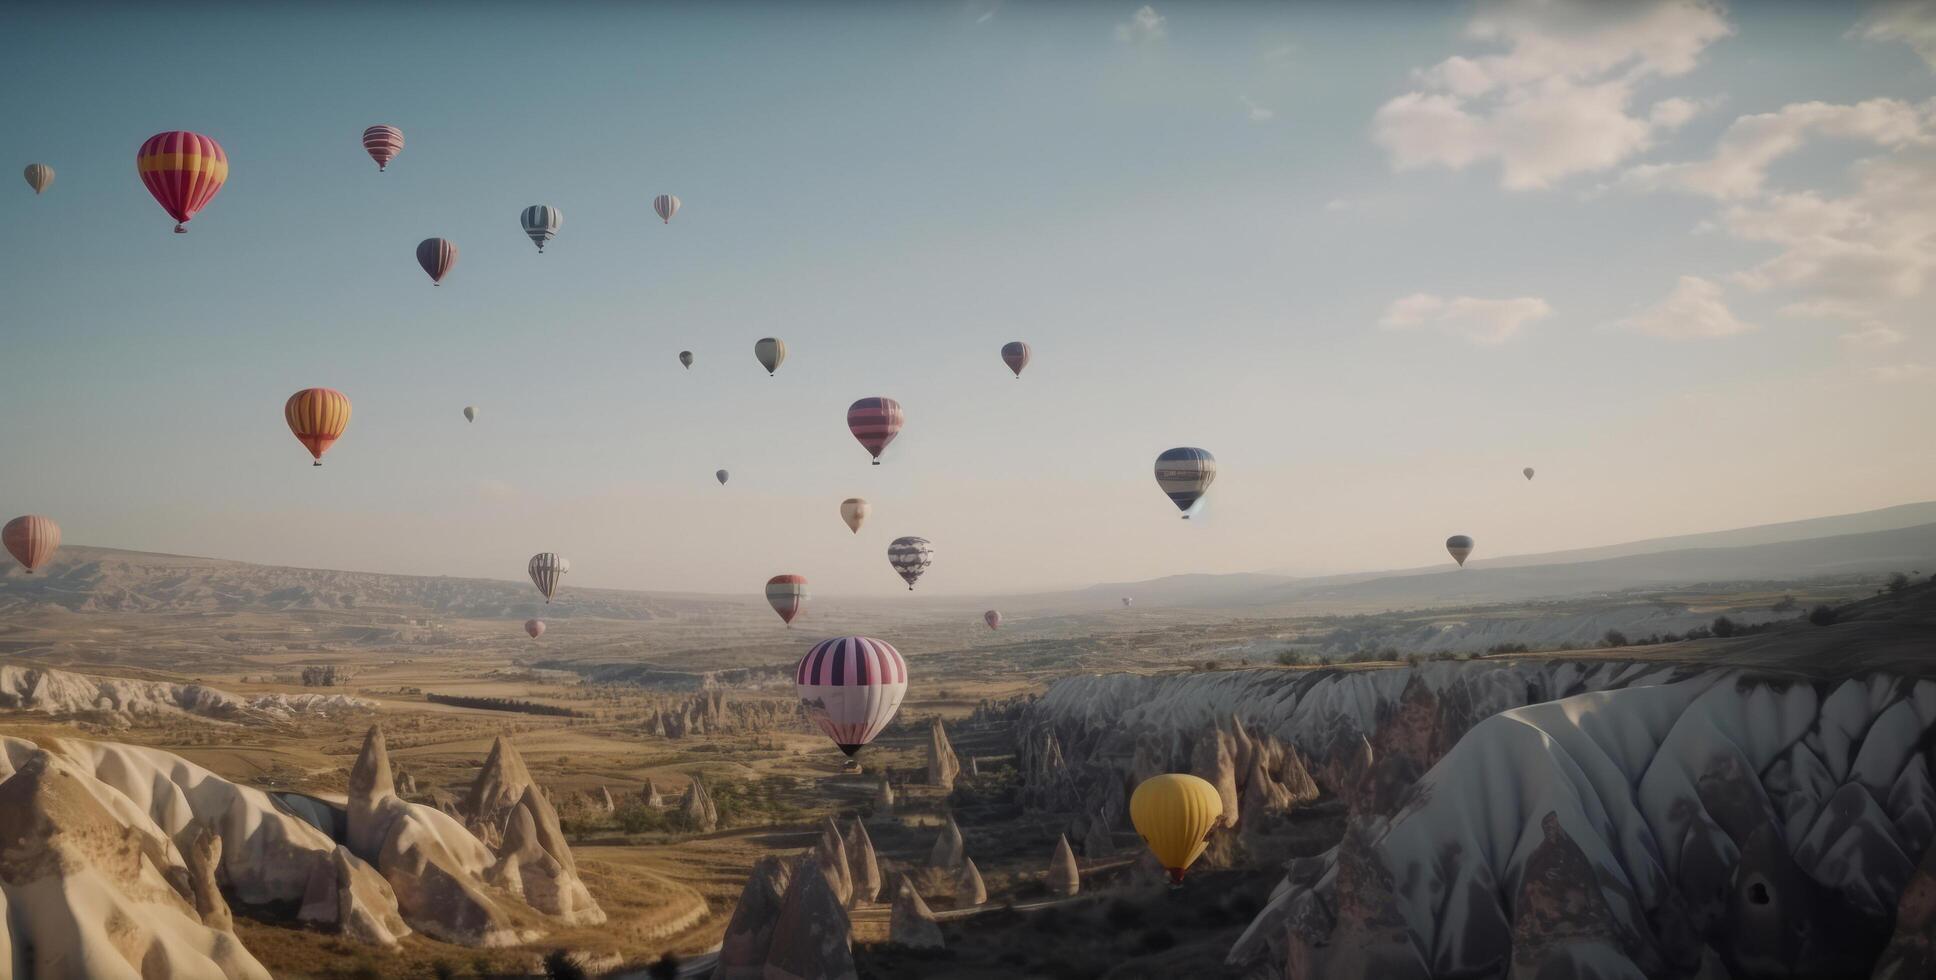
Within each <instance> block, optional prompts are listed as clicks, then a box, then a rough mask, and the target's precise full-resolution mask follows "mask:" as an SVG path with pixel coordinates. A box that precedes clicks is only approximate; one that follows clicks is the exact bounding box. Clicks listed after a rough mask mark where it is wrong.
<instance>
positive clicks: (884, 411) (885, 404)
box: [847, 396, 906, 466]
mask: <svg viewBox="0 0 1936 980" xmlns="http://www.w3.org/2000/svg"><path fill="white" fill-rule="evenodd" d="M905 419H906V416H905V415H903V414H902V412H901V403H900V402H897V401H895V400H894V399H892V398H881V397H879V396H876V397H873V398H863V399H861V400H860V401H857V402H855V403H853V404H852V405H849V406H847V431H849V432H851V433H853V434H854V438H855V439H858V440H860V444H861V447H862V448H864V449H866V450H867V453H868V455H870V456H873V457H874V465H875V466H879V465H881V453H882V452H883V451H885V450H886V449H887V444H888V443H890V442H893V441H894V437H895V436H897V435H900V434H901V423H902V422H903V421H905Z"/></svg>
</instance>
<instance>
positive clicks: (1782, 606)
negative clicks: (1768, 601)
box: [1768, 595, 1802, 613]
mask: <svg viewBox="0 0 1936 980" xmlns="http://www.w3.org/2000/svg"><path fill="white" fill-rule="evenodd" d="M1801 607H1802V604H1801V603H1799V602H1796V601H1795V597H1794V596H1792V595H1785V596H1782V597H1781V601H1780V602H1777V603H1775V604H1774V605H1772V606H1769V607H1768V609H1769V611H1771V612H1778V613H1785V612H1794V611H1795V610H1797V609H1800V608H1801Z"/></svg>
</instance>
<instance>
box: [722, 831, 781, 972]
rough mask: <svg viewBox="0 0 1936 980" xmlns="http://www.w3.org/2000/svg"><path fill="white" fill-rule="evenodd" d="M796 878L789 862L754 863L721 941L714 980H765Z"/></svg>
mask: <svg viewBox="0 0 1936 980" xmlns="http://www.w3.org/2000/svg"><path fill="white" fill-rule="evenodd" d="M792 878H793V863H792V862H790V861H787V860H785V859H782V858H779V857H775V856H773V855H767V856H766V857H763V858H760V859H759V861H757V862H755V863H754V865H753V872H752V874H750V875H748V876H747V878H746V887H745V888H744V889H742V890H741V891H740V895H739V905H737V906H735V907H734V909H733V918H732V920H731V921H729V922H728V923H727V924H726V936H725V938H724V939H722V940H720V946H719V962H718V965H717V966H716V967H715V968H714V970H713V980H762V977H763V976H764V973H765V970H766V957H767V953H768V952H769V951H770V950H771V949H772V947H773V929H774V927H775V926H776V925H778V923H779V919H780V910H781V908H782V906H784V904H785V900H786V895H787V891H788V884H789V883H790V882H791V881H792Z"/></svg>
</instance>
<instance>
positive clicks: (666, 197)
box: [652, 194, 679, 224]
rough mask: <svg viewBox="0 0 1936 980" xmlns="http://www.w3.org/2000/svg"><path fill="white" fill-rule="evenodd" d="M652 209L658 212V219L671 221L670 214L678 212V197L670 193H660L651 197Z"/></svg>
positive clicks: (668, 222) (666, 221)
mask: <svg viewBox="0 0 1936 980" xmlns="http://www.w3.org/2000/svg"><path fill="white" fill-rule="evenodd" d="M652 210H654V211H657V212H658V213H659V220H660V221H663V222H665V223H666V224H671V223H672V216H673V215H675V214H678V213H679V199H678V198H677V197H674V196H672V195H671V194H661V195H659V196H658V197H655V198H653V199H652Z"/></svg>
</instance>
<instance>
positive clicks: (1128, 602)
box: [1123, 596, 1136, 609]
mask: <svg viewBox="0 0 1936 980" xmlns="http://www.w3.org/2000/svg"><path fill="white" fill-rule="evenodd" d="M1135 604H1136V600H1134V599H1131V598H1130V597H1128V596H1123V608H1124V609H1128V608H1129V607H1131V606H1133V605H1135Z"/></svg>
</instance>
